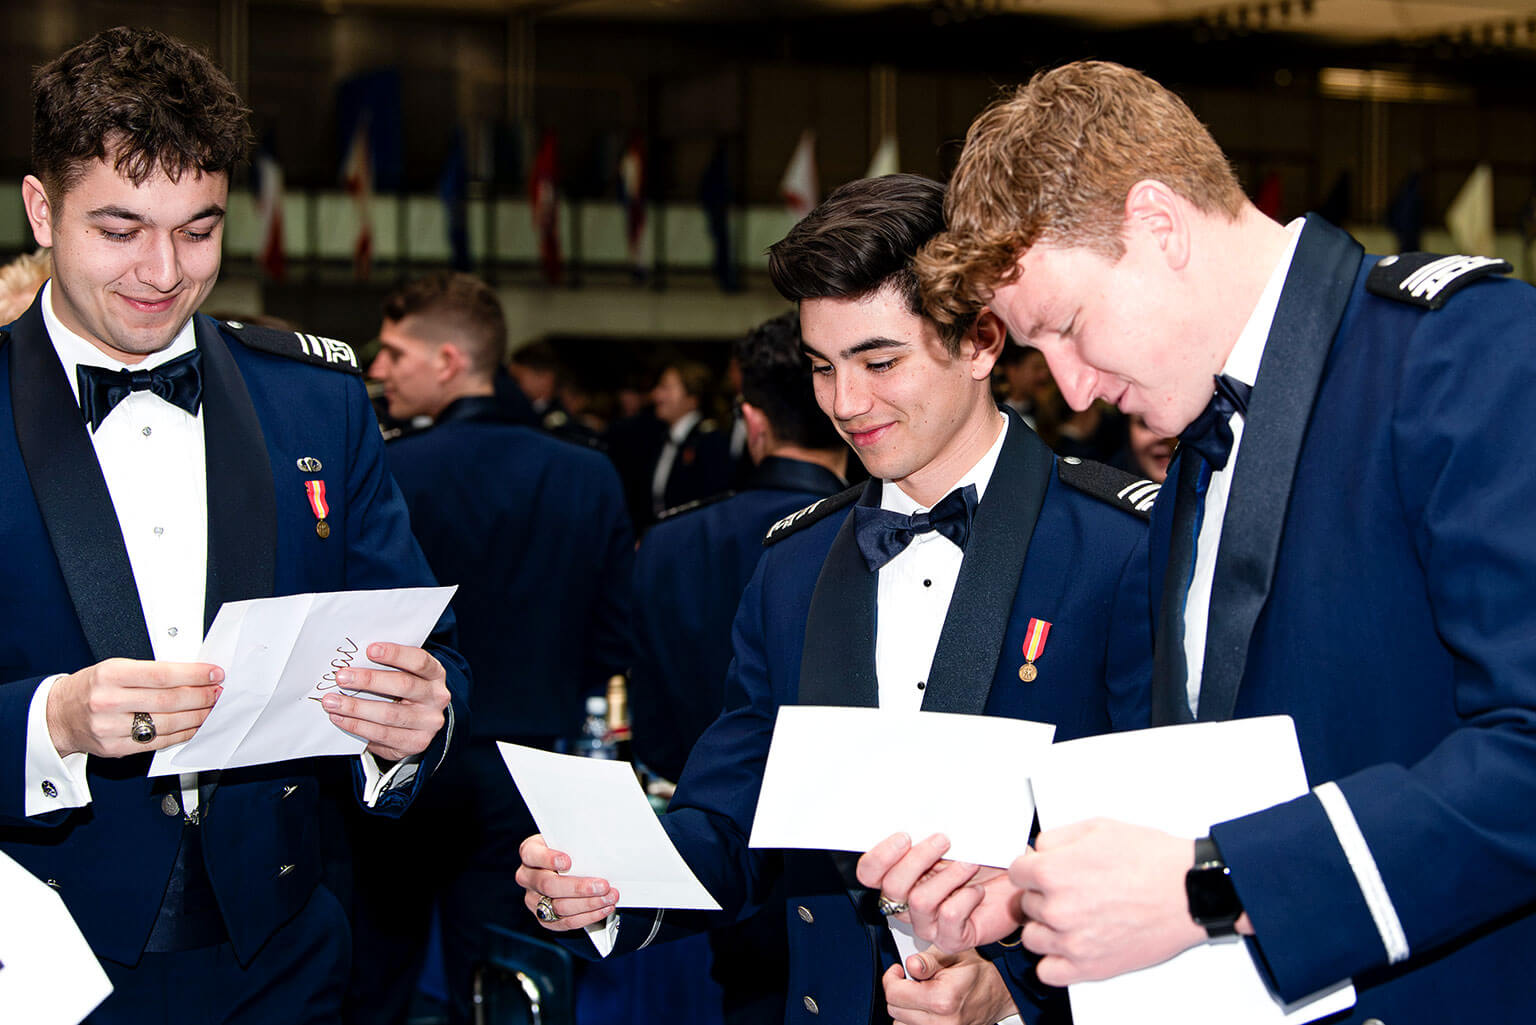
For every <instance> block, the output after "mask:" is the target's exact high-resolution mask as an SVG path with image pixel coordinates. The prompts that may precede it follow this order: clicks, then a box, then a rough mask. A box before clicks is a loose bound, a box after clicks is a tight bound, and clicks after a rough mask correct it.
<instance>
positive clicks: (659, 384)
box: [651, 360, 731, 516]
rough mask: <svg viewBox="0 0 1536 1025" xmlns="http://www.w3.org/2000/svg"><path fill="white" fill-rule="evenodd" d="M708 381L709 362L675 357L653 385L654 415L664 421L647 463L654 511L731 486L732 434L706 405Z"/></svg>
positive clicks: (657, 511)
mask: <svg viewBox="0 0 1536 1025" xmlns="http://www.w3.org/2000/svg"><path fill="white" fill-rule="evenodd" d="M710 385H711V376H710V372H709V368H708V367H706V366H705V365H704V364H702V363H696V362H694V361H693V360H678V361H676V362H674V363H671V364H669V365H668V366H667V367H665V368H664V369H663V370H662V372H661V376H660V377H659V378H658V379H657V381H656V387H655V388H653V389H651V402H652V404H653V405H654V407H655V411H656V417H657V419H659V420H660V421H661V422H662V423H664V424H666V425H667V434H666V437H665V438H664V439H663V441H662V446H661V450H660V451H659V452H658V453H657V456H656V461H655V463H654V464H653V465H652V467H651V509H652V511H653V512H654V513H655V514H656V515H658V516H659V515H660V514H661V513H663V512H666V511H667V510H668V509H673V508H676V507H677V506H680V505H684V504H686V503H688V502H696V501H698V500H699V499H701V498H708V497H709V496H711V495H716V494H719V493H720V492H722V491H724V490H725V489H726V488H728V487H729V486H730V483H731V443H730V438H729V436H728V435H727V434H726V433H725V432H724V431H722V430H720V425H719V424H718V423H716V422H715V420H714V419H713V418H711V417H710V416H708V415H707V414H708V410H707V409H706V408H705V403H706V402H707V401H708V398H709V392H710Z"/></svg>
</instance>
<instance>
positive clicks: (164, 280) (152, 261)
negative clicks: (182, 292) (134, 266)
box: [138, 232, 181, 292]
mask: <svg viewBox="0 0 1536 1025" xmlns="http://www.w3.org/2000/svg"><path fill="white" fill-rule="evenodd" d="M146 235H147V236H148V238H147V241H146V243H145V248H144V250H143V252H142V253H141V259H140V260H139V269H138V277H139V280H140V281H142V282H143V283H144V284H146V285H148V286H149V287H150V288H153V289H154V290H155V291H157V292H169V291H170V290H171V289H173V288H175V287H176V286H177V285H178V284H179V283H180V282H181V260H180V259H179V257H178V256H177V254H176V240H175V239H173V238H172V237H171V236H170V234H169V233H164V234H160V233H151V232H146Z"/></svg>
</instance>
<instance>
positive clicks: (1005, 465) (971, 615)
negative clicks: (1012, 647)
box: [923, 414, 1055, 715]
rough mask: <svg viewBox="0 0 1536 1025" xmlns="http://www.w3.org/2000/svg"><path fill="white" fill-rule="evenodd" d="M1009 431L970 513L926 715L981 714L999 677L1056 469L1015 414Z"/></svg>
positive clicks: (928, 691)
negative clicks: (1005, 640)
mask: <svg viewBox="0 0 1536 1025" xmlns="http://www.w3.org/2000/svg"><path fill="white" fill-rule="evenodd" d="M1007 430H1008V436H1007V438H1005V439H1004V441H1003V450H1002V452H1001V453H999V454H998V457H997V466H996V468H995V469H994V470H993V471H992V479H991V480H990V481H988V482H987V491H986V494H985V495H984V496H983V497H982V500H981V505H979V506H977V507H976V519H975V522H974V523H973V524H972V526H971V538H970V541H969V542H968V543H967V544H966V548H965V559H964V560H963V561H962V562H961V563H960V576H959V578H958V579H957V580H956V581H955V593H954V596H953V597H952V598H950V600H949V612H948V614H947V615H945V617H944V629H943V632H941V633H940V634H939V644H938V647H937V648H935V649H934V653H933V668H932V669H930V670H929V672H928V686H927V687H926V688H925V689H924V691H923V711H925V712H966V713H970V714H972V715H979V714H980V713H981V712H982V711H983V710H984V709H985V708H986V706H987V696H988V694H990V693H991V690H992V680H993V678H994V677H995V676H996V674H997V660H998V658H999V657H1000V656H1001V654H1002V650H1003V637H1004V635H1005V634H1006V633H1007V631H1008V620H1009V616H1010V614H1011V613H1012V611H1013V601H1014V598H1015V597H1016V596H1017V595H1018V590H1019V576H1020V574H1021V573H1022V572H1023V570H1024V556H1025V552H1026V551H1027V550H1028V549H1029V539H1030V538H1031V537H1032V536H1033V535H1034V532H1035V521H1036V520H1037V519H1038V518H1039V516H1040V507H1041V506H1042V505H1043V504H1044V503H1045V490H1046V488H1047V487H1048V486H1049V485H1050V481H1051V470H1052V467H1053V466H1054V465H1055V461H1054V459H1053V457H1052V456H1051V450H1050V449H1049V448H1047V447H1046V445H1045V443H1044V442H1043V441H1041V440H1040V439H1039V437H1037V436H1036V435H1035V433H1034V432H1033V431H1031V430H1028V429H1027V428H1026V427H1025V426H1024V423H1023V421H1022V420H1020V419H1019V418H1018V417H1017V416H1015V415H1013V414H1009V415H1008V427H1007Z"/></svg>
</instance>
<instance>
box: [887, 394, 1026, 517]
mask: <svg viewBox="0 0 1536 1025" xmlns="http://www.w3.org/2000/svg"><path fill="white" fill-rule="evenodd" d="M997 417H998V419H999V420H1000V421H1002V424H1001V426H1002V429H1001V430H1000V431H998V432H997V440H996V441H994V442H992V447H991V448H989V449H987V451H986V453H985V454H983V455H982V457H981V458H980V459H978V460H976V463H975V465H973V466H972V467H971V468H970V469H969V470H967V471H966V472H965V473H964V474H963V475H962V476H961V477H960V479H959V480H957V481H955V483H954V484H953V485H952V486H951V487H949V488H948V489H947V490H946V491H945V492H944V494H946V495H947V494H949V492H950V491H954V490H955V489H957V488H963V487H965V486H966V485H967V484H974V485H976V501H977V503H978V504H979V503H980V502H981V500H982V498H983V497H984V496H985V495H986V493H987V482H988V481H990V480H991V479H992V471H993V470H994V469H996V468H997V457H998V456H1000V455H1002V452H1003V441H1004V440H1005V439H1006V438H1007V437H1008V416H1007V414H1006V413H1004V412H1003V411H1002V410H998V413H997ZM880 508H882V509H889V510H891V511H892V512H899V513H905V514H906V515H908V516H910V515H912V514H913V513H916V512H926V511H927V510H928V508H929V507H928V506H924V505H918V504H917V500H916V499H914V498H913V497H912V496H911V495H909V494H907V493H906V492H905V491H903V490H901V488H899V487H897V486H896V485H895V484H892V483H891V482H890V481H888V480H886V481H881V482H880Z"/></svg>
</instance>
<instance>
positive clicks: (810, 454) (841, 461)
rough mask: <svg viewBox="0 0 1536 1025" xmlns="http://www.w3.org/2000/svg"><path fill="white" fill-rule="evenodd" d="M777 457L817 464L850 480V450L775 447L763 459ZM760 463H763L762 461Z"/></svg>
mask: <svg viewBox="0 0 1536 1025" xmlns="http://www.w3.org/2000/svg"><path fill="white" fill-rule="evenodd" d="M768 456H777V457H779V458H780V459H798V460H800V461H801V462H802V463H815V464H816V465H817V466H820V467H821V468H823V469H825V470H830V471H831V472H832V473H834V474H836V475H837V476H838V477H841V478H842V479H843V480H847V479H848V450H847V449H843V450H842V451H838V452H832V451H828V450H827V449H822V448H802V447H801V446H799V445H775V446H774V447H773V448H772V449H770V450H769V451H768V452H767V453H765V454H764V456H763V458H764V459H766V458H767V457H768ZM758 462H762V460H761V459H759V460H758Z"/></svg>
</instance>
